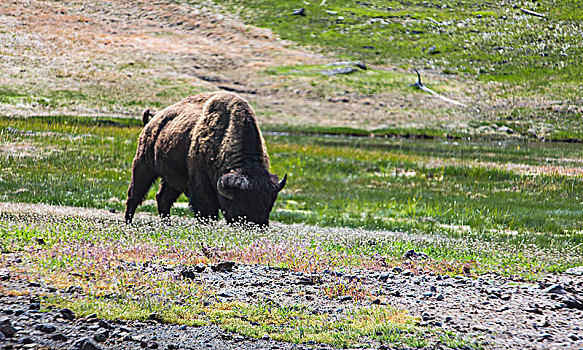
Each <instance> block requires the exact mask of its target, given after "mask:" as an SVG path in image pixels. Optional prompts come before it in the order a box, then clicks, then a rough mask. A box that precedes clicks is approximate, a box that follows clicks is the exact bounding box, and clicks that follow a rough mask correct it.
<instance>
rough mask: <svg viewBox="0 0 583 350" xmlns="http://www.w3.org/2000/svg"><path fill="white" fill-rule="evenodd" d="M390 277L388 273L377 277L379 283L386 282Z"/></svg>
mask: <svg viewBox="0 0 583 350" xmlns="http://www.w3.org/2000/svg"><path fill="white" fill-rule="evenodd" d="M390 277H391V275H390V274H388V273H381V274H380V275H379V281H382V282H386V281H387V280H388V279H389V278H390Z"/></svg>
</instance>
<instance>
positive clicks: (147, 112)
mask: <svg viewBox="0 0 583 350" xmlns="http://www.w3.org/2000/svg"><path fill="white" fill-rule="evenodd" d="M153 116H154V113H153V112H152V111H151V110H150V108H147V109H146V110H145V111H144V113H143V114H142V124H144V126H146V124H148V122H149V121H150V119H152V117H153Z"/></svg>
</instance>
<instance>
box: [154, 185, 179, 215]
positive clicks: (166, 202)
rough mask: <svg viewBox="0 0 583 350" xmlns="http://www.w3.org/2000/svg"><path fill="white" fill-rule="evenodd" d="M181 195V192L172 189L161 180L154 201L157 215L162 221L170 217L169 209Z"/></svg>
mask: <svg viewBox="0 0 583 350" xmlns="http://www.w3.org/2000/svg"><path fill="white" fill-rule="evenodd" d="M181 194H182V192H181V191H179V190H177V189H174V188H172V187H170V185H168V183H166V182H165V181H164V180H162V185H161V186H160V190H159V191H158V193H156V201H157V202H158V214H160V217H161V218H162V219H167V218H168V217H170V208H172V205H173V204H174V202H176V200H177V199H178V197H179V196H180V195H181Z"/></svg>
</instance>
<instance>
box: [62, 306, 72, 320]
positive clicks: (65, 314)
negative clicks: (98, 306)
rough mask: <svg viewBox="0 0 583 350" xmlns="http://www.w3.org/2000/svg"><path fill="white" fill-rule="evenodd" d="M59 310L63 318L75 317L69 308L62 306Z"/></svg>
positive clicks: (70, 318)
mask: <svg viewBox="0 0 583 350" xmlns="http://www.w3.org/2000/svg"><path fill="white" fill-rule="evenodd" d="M59 312H60V313H61V316H62V317H63V318H64V319H65V320H69V321H73V320H74V319H75V313H74V312H73V311H71V309H67V308H64V309H61V310H59Z"/></svg>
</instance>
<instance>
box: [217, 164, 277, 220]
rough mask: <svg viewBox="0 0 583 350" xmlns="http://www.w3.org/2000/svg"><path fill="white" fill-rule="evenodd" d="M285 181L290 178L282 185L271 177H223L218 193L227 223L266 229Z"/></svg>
mask: <svg viewBox="0 0 583 350" xmlns="http://www.w3.org/2000/svg"><path fill="white" fill-rule="evenodd" d="M286 181H287V174H286V175H285V176H284V177H283V179H282V180H281V181H279V180H278V178H277V176H276V175H273V174H269V173H267V174H264V175H262V176H248V175H243V174H240V173H236V172H231V173H228V174H225V175H223V176H221V177H220V178H219V179H218V180H217V192H218V197H219V204H220V207H221V210H222V212H223V215H224V216H225V219H226V220H227V222H229V223H233V222H238V221H243V222H252V223H254V224H257V225H260V226H267V225H268V224H269V213H271V209H272V208H273V203H275V200H276V199H277V194H278V193H279V191H281V190H282V189H283V187H284V186H285V183H286Z"/></svg>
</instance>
